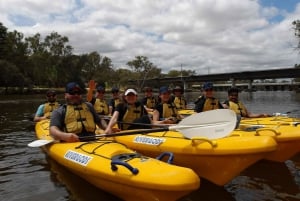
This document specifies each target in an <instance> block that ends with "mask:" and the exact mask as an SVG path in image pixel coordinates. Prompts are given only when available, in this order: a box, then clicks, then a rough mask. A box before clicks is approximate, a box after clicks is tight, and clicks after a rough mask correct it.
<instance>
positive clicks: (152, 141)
mask: <svg viewBox="0 0 300 201" xmlns="http://www.w3.org/2000/svg"><path fill="white" fill-rule="evenodd" d="M164 141H165V139H164V138H156V137H146V136H136V137H135V138H134V140H133V142H135V143H141V144H148V145H160V144H161V143H163V142H164Z"/></svg>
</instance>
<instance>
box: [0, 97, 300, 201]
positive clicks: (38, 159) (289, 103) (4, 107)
mask: <svg viewBox="0 0 300 201" xmlns="http://www.w3.org/2000/svg"><path fill="white" fill-rule="evenodd" d="M197 96H199V93H196V92H193V93H192V92H190V93H188V94H186V97H187V98H188V100H189V101H193V100H195V99H196V97H197ZM216 97H217V98H219V99H220V100H224V99H225V98H226V93H225V92H218V93H216ZM43 98H44V97H43V95H23V96H1V97H0V107H1V113H0V158H1V160H0V200H3V201H25V200H26V201H40V200H43V201H94V200H95V201H96V200H97V201H100V200H101V201H120V199H118V198H116V197H115V196H113V195H110V194H108V193H106V192H103V191H101V190H99V189H97V188H95V187H94V186H92V185H90V184H89V183H87V182H86V181H84V180H82V179H81V178H80V177H78V176H76V175H74V174H73V173H71V172H69V171H68V170H66V169H65V168H64V167H62V166H60V165H58V164H57V163H56V162H55V161H53V160H51V159H50V158H48V157H47V156H46V155H45V154H44V153H43V152H42V151H41V149H39V148H29V147H27V144H28V143H29V142H31V141H33V140H35V133H34V123H33V122H31V120H30V118H31V117H32V114H33V113H34V112H35V110H36V109H37V107H38V105H39V104H40V103H42V102H43V101H44V99H43ZM59 98H60V99H59V100H61V101H63V100H62V99H63V95H59ZM240 99H241V100H242V101H243V102H244V103H245V105H246V106H247V107H248V109H249V110H250V111H252V112H267V113H271V114H272V113H275V112H279V113H287V112H290V113H289V114H290V115H291V116H297V117H299V116H300V108H299V106H300V93H295V92H290V91H268V92H261V91H258V92H252V93H250V92H242V93H241V94H240ZM220 171H222V167H220ZM198 200H201V201H256V200H257V201H268V200H275V201H281V200H285V201H293V200H300V154H298V155H296V156H294V157H293V158H291V159H290V160H288V161H286V162H285V163H275V162H268V161H260V162H258V163H256V164H254V165H252V166H251V167H249V168H248V169H246V170H245V171H243V172H242V173H241V174H240V175H239V176H237V177H236V178H234V179H233V180H232V181H231V182H229V183H228V184H226V185H225V186H216V185H214V184H212V183H210V182H208V181H205V180H204V179H202V180H201V186H200V188H199V189H198V190H197V191H194V192H192V193H191V194H189V195H187V196H186V197H183V198H181V199H180V201H198Z"/></svg>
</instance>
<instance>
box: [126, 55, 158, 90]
mask: <svg viewBox="0 0 300 201" xmlns="http://www.w3.org/2000/svg"><path fill="white" fill-rule="evenodd" d="M127 65H128V66H129V67H130V68H131V69H132V70H133V72H135V74H133V75H134V77H133V79H136V81H137V89H138V90H141V89H142V88H143V87H144V84H145V80H146V79H147V78H148V74H149V73H150V72H151V71H154V70H155V71H157V68H156V67H155V66H154V65H153V63H151V62H150V61H149V60H148V58H147V57H145V56H136V57H135V59H134V60H132V61H129V62H127Z"/></svg>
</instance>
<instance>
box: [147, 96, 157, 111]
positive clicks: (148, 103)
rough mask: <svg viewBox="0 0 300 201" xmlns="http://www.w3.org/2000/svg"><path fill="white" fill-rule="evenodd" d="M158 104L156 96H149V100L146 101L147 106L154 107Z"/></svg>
mask: <svg viewBox="0 0 300 201" xmlns="http://www.w3.org/2000/svg"><path fill="white" fill-rule="evenodd" d="M155 105H156V100H155V98H154V97H147V101H146V107H147V108H152V109H153V108H154V107H155Z"/></svg>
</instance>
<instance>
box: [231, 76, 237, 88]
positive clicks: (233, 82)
mask: <svg viewBox="0 0 300 201" xmlns="http://www.w3.org/2000/svg"><path fill="white" fill-rule="evenodd" d="M230 81H231V87H235V84H236V83H235V79H233V78H231V79H230Z"/></svg>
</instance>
